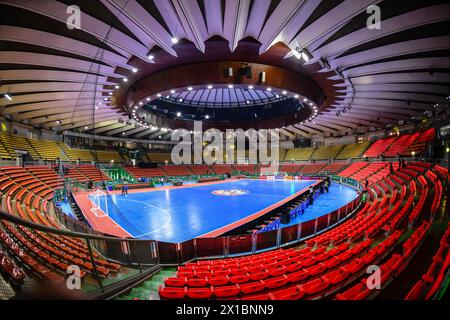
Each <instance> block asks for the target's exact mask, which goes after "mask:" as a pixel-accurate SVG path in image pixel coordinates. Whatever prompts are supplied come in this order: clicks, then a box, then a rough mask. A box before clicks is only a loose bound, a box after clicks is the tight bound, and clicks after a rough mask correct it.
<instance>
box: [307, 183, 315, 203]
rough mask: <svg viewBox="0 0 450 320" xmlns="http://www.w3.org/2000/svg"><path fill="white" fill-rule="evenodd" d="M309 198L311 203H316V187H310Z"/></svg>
mask: <svg viewBox="0 0 450 320" xmlns="http://www.w3.org/2000/svg"><path fill="white" fill-rule="evenodd" d="M308 200H309V205H312V204H313V203H314V188H313V187H312V186H311V187H310V188H309V195H308Z"/></svg>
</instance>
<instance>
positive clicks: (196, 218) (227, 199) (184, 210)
mask: <svg viewBox="0 0 450 320" xmlns="http://www.w3.org/2000/svg"><path fill="white" fill-rule="evenodd" d="M314 182H315V181H283V180H275V181H273V180H272V181H270V180H269V181H266V180H239V181H232V182H224V183H218V184H210V185H198V186H193V187H188V188H175V189H168V190H159V191H151V192H139V193H130V194H129V195H126V196H123V195H120V194H114V195H110V196H101V198H100V207H101V209H102V210H103V211H105V208H106V206H107V207H108V213H109V216H110V218H112V219H113V220H114V221H115V222H116V223H117V224H119V225H120V226H121V227H122V228H123V229H125V230H126V231H127V232H128V233H129V234H131V235H132V236H133V237H135V238H140V239H154V240H160V241H167V242H182V241H185V240H189V239H192V238H195V237H198V236H201V235H203V234H206V233H209V232H212V231H214V230H216V229H219V228H221V227H224V226H227V225H229V224H231V223H234V222H236V221H239V220H241V219H243V218H246V217H248V216H249V215H251V214H254V213H256V212H259V211H261V210H263V209H265V208H267V207H269V206H271V205H273V204H275V203H277V202H279V201H282V200H284V199H285V198H287V197H289V196H291V195H293V194H295V193H297V192H299V191H301V190H303V189H305V188H307V187H308V186H310V185H311V184H313V183H314ZM105 197H106V198H105ZM355 197H356V192H355V191H354V190H353V189H351V188H349V187H346V186H339V185H334V184H332V187H331V190H330V193H329V194H324V195H320V196H319V198H318V199H317V201H316V202H315V203H314V205H313V206H311V207H309V208H308V209H307V211H306V212H305V214H304V215H303V216H302V219H306V220H309V219H308V217H311V219H314V218H315V217H316V216H317V215H321V214H326V213H328V212H330V211H333V210H334V209H337V208H339V207H341V206H342V205H344V204H345V203H347V202H349V201H351V200H352V199H354V198H355ZM326 198H328V199H330V200H329V201H327V200H326ZM91 199H92V198H91ZM316 207H317V208H316ZM299 221H300V220H299ZM299 221H297V222H299ZM297 222H295V223H297Z"/></svg>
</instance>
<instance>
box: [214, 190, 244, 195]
mask: <svg viewBox="0 0 450 320" xmlns="http://www.w3.org/2000/svg"><path fill="white" fill-rule="evenodd" d="M211 193H212V194H215V195H216V196H242V195H244V194H248V193H249V191H248V190H241V189H228V190H214V191H213V192H211Z"/></svg>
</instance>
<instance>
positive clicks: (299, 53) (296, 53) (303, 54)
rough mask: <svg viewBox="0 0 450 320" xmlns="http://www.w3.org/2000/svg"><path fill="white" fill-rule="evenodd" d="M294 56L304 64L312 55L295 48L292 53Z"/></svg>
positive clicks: (304, 50)
mask: <svg viewBox="0 0 450 320" xmlns="http://www.w3.org/2000/svg"><path fill="white" fill-rule="evenodd" d="M292 52H293V54H294V56H295V57H296V58H297V59H298V60H300V59H301V60H303V61H305V62H308V61H309V60H310V59H311V58H312V55H311V53H309V51H308V50H306V49H300V48H298V47H297V48H296V49H295V50H293V51H292Z"/></svg>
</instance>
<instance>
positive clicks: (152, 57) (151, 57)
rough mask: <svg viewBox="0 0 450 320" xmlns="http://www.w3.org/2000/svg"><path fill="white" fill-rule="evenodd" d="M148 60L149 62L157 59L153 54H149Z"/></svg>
mask: <svg viewBox="0 0 450 320" xmlns="http://www.w3.org/2000/svg"><path fill="white" fill-rule="evenodd" d="M147 58H148V59H149V60H153V59H155V57H154V56H153V55H152V54H149V55H148V57H147Z"/></svg>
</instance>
